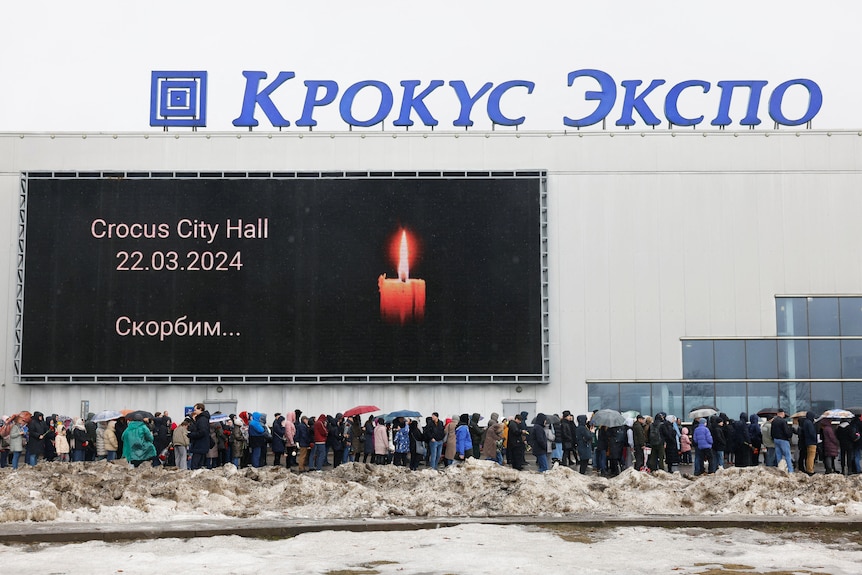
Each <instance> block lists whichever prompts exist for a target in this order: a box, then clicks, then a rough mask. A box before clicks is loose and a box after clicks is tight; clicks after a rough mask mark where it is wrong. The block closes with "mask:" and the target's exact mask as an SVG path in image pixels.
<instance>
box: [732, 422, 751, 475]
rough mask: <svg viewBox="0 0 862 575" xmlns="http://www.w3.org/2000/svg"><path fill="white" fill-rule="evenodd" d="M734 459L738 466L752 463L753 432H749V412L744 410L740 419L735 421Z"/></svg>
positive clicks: (746, 465)
mask: <svg viewBox="0 0 862 575" xmlns="http://www.w3.org/2000/svg"><path fill="white" fill-rule="evenodd" d="M733 435H734V447H735V449H734V451H733V453H734V458H735V459H734V461H735V464H736V466H737V467H748V466H749V465H751V434H750V433H749V432H748V414H747V413H746V412H744V411H743V412H742V413H740V414H739V419H738V420H737V421H734V422H733Z"/></svg>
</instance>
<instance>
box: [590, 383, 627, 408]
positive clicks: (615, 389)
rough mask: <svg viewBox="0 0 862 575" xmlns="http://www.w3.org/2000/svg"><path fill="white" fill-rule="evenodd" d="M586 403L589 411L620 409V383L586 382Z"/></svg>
mask: <svg viewBox="0 0 862 575" xmlns="http://www.w3.org/2000/svg"><path fill="white" fill-rule="evenodd" d="M587 405H588V406H589V409H590V411H595V410H597V409H616V410H619V409H620V384H618V383H588V384H587Z"/></svg>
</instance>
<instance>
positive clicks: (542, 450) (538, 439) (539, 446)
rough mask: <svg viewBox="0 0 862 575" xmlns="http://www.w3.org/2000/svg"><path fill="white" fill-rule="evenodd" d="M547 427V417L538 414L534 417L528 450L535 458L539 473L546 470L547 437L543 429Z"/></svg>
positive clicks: (548, 423)
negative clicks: (530, 450) (531, 451)
mask: <svg viewBox="0 0 862 575" xmlns="http://www.w3.org/2000/svg"><path fill="white" fill-rule="evenodd" d="M549 425H550V422H549V421H548V418H547V416H546V415H545V414H544V413H540V414H538V415H537V416H536V422H535V423H534V424H533V430H532V432H531V433H530V448H531V449H532V450H533V455H535V456H536V465H537V466H538V468H539V473H542V472H544V471H547V470H548V436H547V435H545V427H547V426H549Z"/></svg>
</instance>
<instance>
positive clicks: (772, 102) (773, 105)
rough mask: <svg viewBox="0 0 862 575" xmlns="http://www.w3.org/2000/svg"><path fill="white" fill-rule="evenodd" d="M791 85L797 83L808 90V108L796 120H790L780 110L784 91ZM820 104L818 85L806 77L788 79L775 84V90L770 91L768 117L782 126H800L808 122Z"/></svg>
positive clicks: (815, 113) (821, 94)
mask: <svg viewBox="0 0 862 575" xmlns="http://www.w3.org/2000/svg"><path fill="white" fill-rule="evenodd" d="M793 85H799V86H802V87H803V88H805V89H806V90H808V109H807V110H805V114H803V115H802V117H801V118H799V119H798V120H790V119H788V118H787V117H786V116H785V115H784V114H783V113H782V112H781V101H782V100H783V99H784V93H785V92H787V89H788V88H790V87H791V86H793ZM822 106H823V92H821V91H820V86H818V85H817V84H815V83H814V82H812V81H811V80H806V79H797V80H788V81H786V82H784V83H782V84H779V85H778V86H776V88H775V90H773V91H772V95H771V96H770V97H769V117H770V118H772V120H773V121H774V122H776V123H778V124H781V125H783V126H800V125H802V124H807V123H808V122H810V121H811V119H812V118H814V116H816V115H817V112H819V111H820V108H821V107H822Z"/></svg>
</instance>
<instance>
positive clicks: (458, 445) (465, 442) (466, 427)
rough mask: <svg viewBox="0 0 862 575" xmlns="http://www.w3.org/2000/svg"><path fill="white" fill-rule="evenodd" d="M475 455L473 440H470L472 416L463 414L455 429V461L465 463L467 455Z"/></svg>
mask: <svg viewBox="0 0 862 575" xmlns="http://www.w3.org/2000/svg"><path fill="white" fill-rule="evenodd" d="M472 454H473V440H472V439H470V416H469V415H467V414H466V413H462V414H461V416H460V417H459V418H458V426H457V427H456V428H455V460H454V463H455V464H457V463H458V462H459V461H464V460H465V459H466V458H467V455H472Z"/></svg>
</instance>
